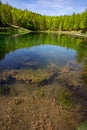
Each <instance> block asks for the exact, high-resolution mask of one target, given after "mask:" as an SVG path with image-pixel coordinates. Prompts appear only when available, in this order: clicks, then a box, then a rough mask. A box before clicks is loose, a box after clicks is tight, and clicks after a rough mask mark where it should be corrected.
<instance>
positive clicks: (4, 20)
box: [0, 1, 87, 33]
mask: <svg viewBox="0 0 87 130" xmlns="http://www.w3.org/2000/svg"><path fill="white" fill-rule="evenodd" d="M8 25H17V26H20V27H23V28H26V29H29V30H32V31H38V30H40V31H41V30H42V31H44V30H49V31H59V30H61V31H73V30H75V31H79V30H80V31H81V32H82V33H85V32H87V10H86V9H85V10H84V12H82V13H78V14H75V13H73V14H72V15H64V16H44V15H41V14H37V13H34V12H31V11H29V10H28V9H25V10H22V9H17V8H14V7H12V6H10V5H9V4H8V3H6V4H3V3H2V2H1V1H0V26H1V27H6V26H8Z"/></svg>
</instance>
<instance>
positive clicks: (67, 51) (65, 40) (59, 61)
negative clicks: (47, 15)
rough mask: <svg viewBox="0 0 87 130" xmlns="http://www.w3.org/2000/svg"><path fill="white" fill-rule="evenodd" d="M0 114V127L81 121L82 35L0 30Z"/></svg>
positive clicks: (69, 125)
mask: <svg viewBox="0 0 87 130" xmlns="http://www.w3.org/2000/svg"><path fill="white" fill-rule="evenodd" d="M67 113H68V114H67ZM3 115H4V116H3ZM0 120H1V122H0V123H1V124H0V126H1V127H0V129H1V130H4V129H5V130H9V129H14V130H17V129H18V130H20V128H21V130H23V129H26V130H27V129H31V130H35V129H38V130H40V129H41V128H42V129H43V130H47V129H50V130H57V129H59V130H60V129H61V130H78V129H77V128H79V127H82V125H83V124H81V122H83V123H84V122H85V127H86V124H87V123H86V121H87V40H86V39H82V38H76V37H72V36H66V35H58V34H51V33H49V34H48V33H29V34H25V35H21V36H16V37H15V36H14V35H5V34H4V35H1V34H0ZM80 124H81V126H80ZM83 127H84V126H83Z"/></svg>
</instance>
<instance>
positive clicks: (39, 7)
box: [2, 0, 87, 15]
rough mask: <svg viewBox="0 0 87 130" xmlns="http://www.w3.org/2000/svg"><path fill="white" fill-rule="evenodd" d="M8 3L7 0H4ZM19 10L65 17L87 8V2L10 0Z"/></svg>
mask: <svg viewBox="0 0 87 130" xmlns="http://www.w3.org/2000/svg"><path fill="white" fill-rule="evenodd" d="M2 1H4V2H5V1H6V0H2ZM8 2H9V4H11V5H12V6H15V7H17V8H22V9H26V8H27V9H28V10H30V11H33V12H37V13H40V14H44V15H64V14H72V13H73V12H81V11H82V10H83V8H85V7H86V4H87V0H84V2H82V0H8Z"/></svg>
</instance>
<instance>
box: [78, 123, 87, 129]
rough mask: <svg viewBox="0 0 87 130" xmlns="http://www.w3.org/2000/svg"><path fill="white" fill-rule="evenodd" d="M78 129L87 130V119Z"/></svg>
mask: <svg viewBox="0 0 87 130" xmlns="http://www.w3.org/2000/svg"><path fill="white" fill-rule="evenodd" d="M77 130H87V121H85V122H83V123H81V124H80V126H79V127H78V129H77Z"/></svg>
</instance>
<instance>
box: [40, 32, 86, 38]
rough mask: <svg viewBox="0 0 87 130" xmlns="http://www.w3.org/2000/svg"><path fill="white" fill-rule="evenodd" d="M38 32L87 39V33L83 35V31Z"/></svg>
mask: <svg viewBox="0 0 87 130" xmlns="http://www.w3.org/2000/svg"><path fill="white" fill-rule="evenodd" d="M38 32H46V33H57V34H65V35H70V36H76V37H82V38H87V33H81V31H49V30H47V31H38Z"/></svg>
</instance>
